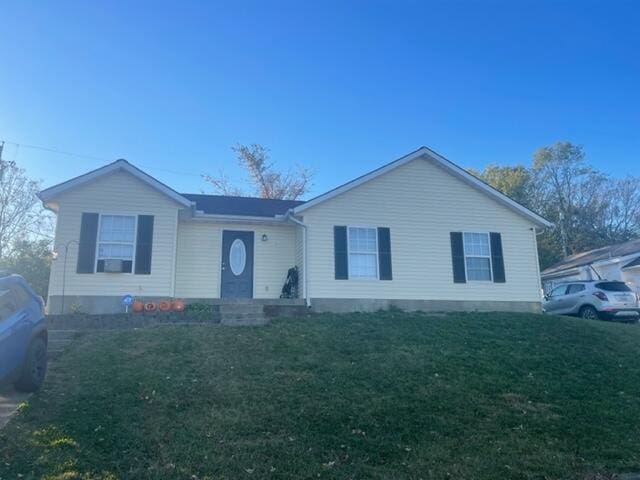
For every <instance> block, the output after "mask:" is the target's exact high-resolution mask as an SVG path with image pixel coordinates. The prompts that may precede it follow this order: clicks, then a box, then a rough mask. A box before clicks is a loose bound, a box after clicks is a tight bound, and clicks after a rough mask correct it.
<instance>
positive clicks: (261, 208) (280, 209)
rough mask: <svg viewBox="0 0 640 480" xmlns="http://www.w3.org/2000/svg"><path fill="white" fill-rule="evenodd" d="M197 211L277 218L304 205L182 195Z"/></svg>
mask: <svg viewBox="0 0 640 480" xmlns="http://www.w3.org/2000/svg"><path fill="white" fill-rule="evenodd" d="M181 195H182V196H183V197H185V198H187V199H188V200H191V201H192V202H196V209H197V210H201V211H203V212H204V213H208V214H212V215H241V216H247V217H275V216H276V215H284V214H285V213H287V210H289V209H291V208H294V207H297V206H298V205H302V204H303V203H304V202H302V201H298V200H274V199H271V198H255V197H232V196H226V195H204V194H197V193H181Z"/></svg>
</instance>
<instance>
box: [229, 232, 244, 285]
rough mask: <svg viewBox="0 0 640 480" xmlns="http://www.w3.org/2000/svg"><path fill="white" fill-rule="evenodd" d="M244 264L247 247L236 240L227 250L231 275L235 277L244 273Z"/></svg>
mask: <svg viewBox="0 0 640 480" xmlns="http://www.w3.org/2000/svg"><path fill="white" fill-rule="evenodd" d="M246 264H247V247H245V245H244V242H243V241H242V240H240V239H239V238H236V239H235V240H234V241H233V243H232V244H231V248H230V249H229V266H230V267H231V271H232V272H233V274H234V275H235V276H236V277H237V276H239V275H241V274H242V272H244V267H245V265H246Z"/></svg>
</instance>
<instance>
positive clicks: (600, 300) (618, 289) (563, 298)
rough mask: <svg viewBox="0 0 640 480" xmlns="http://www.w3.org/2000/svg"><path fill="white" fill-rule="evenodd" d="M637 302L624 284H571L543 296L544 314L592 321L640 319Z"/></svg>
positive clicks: (606, 281)
mask: <svg viewBox="0 0 640 480" xmlns="http://www.w3.org/2000/svg"><path fill="white" fill-rule="evenodd" d="M638 301H639V298H638V295H637V294H636V293H634V292H633V291H632V290H631V289H630V288H629V287H628V286H627V284H626V283H624V282H620V281H609V280H592V281H584V282H568V283H563V284H562V285H558V286H557V287H555V288H554V289H553V290H551V292H549V293H548V294H547V295H545V296H544V302H543V303H542V311H543V312H545V313H555V314H558V315H579V316H581V317H582V318H589V319H596V318H603V319H610V320H612V319H617V320H634V319H638V317H640V305H639V302H638Z"/></svg>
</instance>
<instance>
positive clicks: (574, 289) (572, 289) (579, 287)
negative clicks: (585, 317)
mask: <svg viewBox="0 0 640 480" xmlns="http://www.w3.org/2000/svg"><path fill="white" fill-rule="evenodd" d="M583 290H584V285H583V284H581V283H573V284H571V285H569V288H567V295H571V294H572V293H580V292H582V291H583Z"/></svg>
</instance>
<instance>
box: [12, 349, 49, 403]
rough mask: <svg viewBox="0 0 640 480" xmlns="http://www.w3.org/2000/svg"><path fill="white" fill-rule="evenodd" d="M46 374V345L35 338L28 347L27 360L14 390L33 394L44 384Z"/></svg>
mask: <svg viewBox="0 0 640 480" xmlns="http://www.w3.org/2000/svg"><path fill="white" fill-rule="evenodd" d="M46 373H47V344H46V343H45V342H44V340H43V339H42V338H36V339H34V340H33V341H32V342H31V345H29V351H28V352H27V359H26V360H25V363H24V366H23V368H22V375H21V376H20V378H19V379H18V381H17V382H16V383H15V387H16V390H19V391H21V392H35V391H36V390H38V389H39V388H40V386H41V385H42V383H43V382H44V377H45V375H46Z"/></svg>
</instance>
